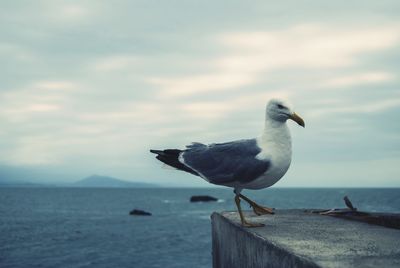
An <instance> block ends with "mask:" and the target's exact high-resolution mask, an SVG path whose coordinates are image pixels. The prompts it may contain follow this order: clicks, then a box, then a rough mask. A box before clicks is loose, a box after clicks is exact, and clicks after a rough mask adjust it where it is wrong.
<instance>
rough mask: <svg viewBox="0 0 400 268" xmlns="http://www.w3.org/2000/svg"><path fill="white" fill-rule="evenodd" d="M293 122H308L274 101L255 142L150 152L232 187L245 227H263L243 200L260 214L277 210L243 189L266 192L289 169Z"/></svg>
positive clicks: (160, 158)
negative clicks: (249, 216) (245, 208)
mask: <svg viewBox="0 0 400 268" xmlns="http://www.w3.org/2000/svg"><path fill="white" fill-rule="evenodd" d="M288 119H291V120H293V121H295V122H296V123H297V124H299V125H300V126H302V127H305V123H304V120H303V119H302V118H301V117H300V116H299V115H297V114H296V113H295V112H294V111H292V109H291V108H290V107H289V105H288V104H287V103H285V102H284V101H282V100H278V99H272V100H270V101H269V102H268V104H267V106H266V113H265V124H264V130H263V132H262V133H261V135H260V136H259V137H257V138H253V139H242V140H236V141H231V142H226V143H213V144H209V145H206V144H202V143H198V142H194V143H192V144H190V145H187V146H186V149H184V150H179V149H166V150H150V152H151V153H154V154H156V155H157V156H156V158H157V159H158V160H160V161H161V162H163V163H165V164H166V165H168V166H171V167H173V168H175V169H178V170H182V171H185V172H188V173H190V174H193V175H195V176H199V177H201V178H203V179H204V180H206V181H208V182H209V183H212V184H216V185H223V186H227V187H232V188H233V189H234V194H235V203H236V206H237V209H238V212H239V216H240V220H241V224H242V226H244V227H261V226H264V225H263V224H261V223H252V222H249V221H247V220H246V218H245V217H244V215H243V212H242V209H241V206H240V202H241V199H242V200H244V201H246V202H247V203H249V205H250V206H251V207H252V209H253V211H254V213H255V214H257V215H265V214H274V211H273V209H271V208H269V207H264V206H261V205H259V204H257V203H256V202H254V201H252V200H250V199H249V198H247V197H246V196H244V195H243V194H241V191H242V190H243V189H252V190H256V189H263V188H267V187H270V186H272V185H273V184H275V183H276V182H278V181H279V180H280V179H281V178H282V177H283V175H285V173H286V171H287V170H288V169H289V166H290V163H291V159H292V141H291V137H290V132H289V128H288V126H287V124H286V121H287V120H288Z"/></svg>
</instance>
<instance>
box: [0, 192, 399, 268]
mask: <svg viewBox="0 0 400 268" xmlns="http://www.w3.org/2000/svg"><path fill="white" fill-rule="evenodd" d="M243 193H244V194H245V195H247V196H248V197H250V198H251V199H253V200H255V201H256V202H258V203H260V204H265V205H268V206H270V207H274V208H276V209H277V210H279V209H289V208H326V209H329V208H343V207H345V205H344V202H343V197H344V196H346V195H347V196H348V197H349V198H350V200H351V202H352V203H353V205H354V206H355V207H357V208H358V209H359V210H363V211H370V212H396V213H399V212H400V189H399V188H392V189H365V188H364V189H354V188H351V189H349V188H347V189H332V188H329V189H327V188H312V189H307V188H270V189H264V190H259V191H247V192H246V191H244V192H243ZM192 195H211V196H214V197H217V198H218V199H219V200H218V202H208V203H190V201H189V199H190V197H191V196H192ZM135 208H136V209H141V210H145V211H149V212H151V213H152V214H153V215H152V216H131V215H129V212H130V211H131V210H132V209H135ZM243 208H246V209H248V207H246V206H244V205H243ZM232 210H235V204H234V201H233V193H232V191H231V190H230V189H222V188H210V189H208V188H193V189H192V188H178V189H174V188H154V189H133V188H132V189H126V188H36V187H34V188H8V187H4V188H0V267H2V268H5V267H174V268H176V267H211V266H212V255H211V221H210V215H211V214H212V213H213V212H214V211H217V212H218V211H232Z"/></svg>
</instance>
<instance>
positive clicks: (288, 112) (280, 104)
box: [266, 99, 305, 127]
mask: <svg viewBox="0 0 400 268" xmlns="http://www.w3.org/2000/svg"><path fill="white" fill-rule="evenodd" d="M266 116H267V117H268V118H269V119H272V120H274V121H278V122H282V123H284V122H286V120H288V119H292V120H293V121H295V122H296V123H297V124H299V125H300V126H302V127H305V123H304V120H303V119H302V118H301V117H300V116H298V115H297V114H296V113H295V112H294V111H293V110H292V109H291V108H290V106H289V104H287V103H286V102H284V101H283V100H278V99H272V100H270V101H269V102H268V104H267V111H266Z"/></svg>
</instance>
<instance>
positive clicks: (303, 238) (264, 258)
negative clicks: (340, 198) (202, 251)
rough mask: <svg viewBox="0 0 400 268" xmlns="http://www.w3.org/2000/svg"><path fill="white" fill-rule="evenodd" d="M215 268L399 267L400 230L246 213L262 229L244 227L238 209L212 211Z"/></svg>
mask: <svg viewBox="0 0 400 268" xmlns="http://www.w3.org/2000/svg"><path fill="white" fill-rule="evenodd" d="M211 218H212V236H213V264H214V268H217V267H229V268H235V267H240V268H245V267H360V268H361V267H362V268H364V267H400V230H396V229H390V228H385V227H381V226H376V225H371V224H367V223H362V222H356V221H349V220H344V219H338V218H334V217H329V216H321V215H315V214H311V213H304V212H303V210H278V211H277V212H276V214H275V215H267V216H256V215H254V214H253V213H250V212H248V213H246V218H247V219H248V220H249V221H252V222H262V223H264V224H265V225H266V226H265V227H261V228H243V227H241V225H240V220H239V216H238V214H237V212H223V213H213V215H212V216H211Z"/></svg>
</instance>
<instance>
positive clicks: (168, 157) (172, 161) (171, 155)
mask: <svg viewBox="0 0 400 268" xmlns="http://www.w3.org/2000/svg"><path fill="white" fill-rule="evenodd" d="M150 152H151V153H153V154H157V156H156V158H157V159H158V160H160V161H161V162H163V163H165V164H167V165H169V166H171V167H174V168H177V169H179V170H182V171H186V172H189V173H191V174H193V175H196V176H199V174H197V172H195V171H194V170H192V169H191V168H189V167H187V166H185V165H184V164H182V163H181V162H180V161H179V155H180V154H181V153H182V150H178V149H166V150H153V149H151V150H150Z"/></svg>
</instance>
